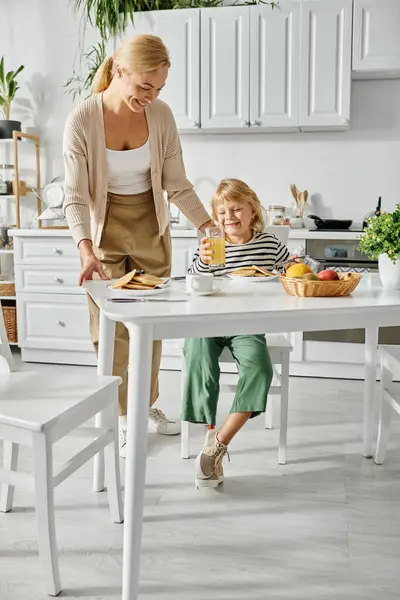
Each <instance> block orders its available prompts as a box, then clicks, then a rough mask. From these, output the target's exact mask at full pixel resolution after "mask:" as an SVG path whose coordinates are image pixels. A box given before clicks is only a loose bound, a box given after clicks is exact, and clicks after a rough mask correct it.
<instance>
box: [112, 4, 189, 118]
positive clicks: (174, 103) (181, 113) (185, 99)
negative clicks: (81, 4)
mask: <svg viewBox="0 0 400 600" xmlns="http://www.w3.org/2000/svg"><path fill="white" fill-rule="evenodd" d="M137 33H153V34H155V35H159V36H160V37H161V38H162V40H163V41H164V42H165V45H166V46H167V48H168V50H169V53H170V57H171V68H170V72H169V75H168V80H167V84H166V86H165V89H163V90H162V92H161V94H160V98H161V100H164V101H165V102H166V103H167V104H168V105H169V106H170V107H171V109H172V111H173V113H174V116H175V119H176V123H177V126H178V129H196V128H199V127H200V10H199V9H195V8H192V9H187V10H160V11H152V12H143V13H136V14H135V24H134V26H131V27H129V28H128V30H127V31H126V33H125V36H124V37H129V36H131V35H134V34H137Z"/></svg>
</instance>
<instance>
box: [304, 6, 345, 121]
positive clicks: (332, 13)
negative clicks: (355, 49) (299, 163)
mask: <svg viewBox="0 0 400 600" xmlns="http://www.w3.org/2000/svg"><path fill="white" fill-rule="evenodd" d="M351 25H352V0H304V2H303V8H302V41H301V72H300V129H302V130H303V131H307V130H321V131H323V130H327V131H328V130H331V129H347V128H348V126H349V119H350V87H351V33H352V26H351Z"/></svg>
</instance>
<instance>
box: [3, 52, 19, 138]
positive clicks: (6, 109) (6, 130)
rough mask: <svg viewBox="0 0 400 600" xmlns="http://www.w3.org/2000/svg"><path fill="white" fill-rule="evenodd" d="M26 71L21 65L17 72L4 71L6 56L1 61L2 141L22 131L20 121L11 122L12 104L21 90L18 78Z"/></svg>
mask: <svg viewBox="0 0 400 600" xmlns="http://www.w3.org/2000/svg"><path fill="white" fill-rule="evenodd" d="M23 69H24V66H23V65H21V66H20V67H18V69H17V70H16V71H8V73H6V71H5V69H4V56H3V57H2V58H1V60H0V112H1V113H2V115H3V120H0V139H10V138H12V136H13V134H12V132H13V131H21V123H20V121H10V111H11V103H12V101H13V100H14V98H15V94H16V93H17V91H18V90H19V87H18V83H17V76H18V75H19V73H21V71H22V70H23Z"/></svg>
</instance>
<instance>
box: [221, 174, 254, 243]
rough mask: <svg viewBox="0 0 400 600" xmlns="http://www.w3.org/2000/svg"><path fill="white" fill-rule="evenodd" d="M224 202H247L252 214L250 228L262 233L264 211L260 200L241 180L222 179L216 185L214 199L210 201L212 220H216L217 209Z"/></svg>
mask: <svg viewBox="0 0 400 600" xmlns="http://www.w3.org/2000/svg"><path fill="white" fill-rule="evenodd" d="M224 200H237V201H238V202H243V203H245V202H247V203H248V204H250V206H251V208H252V209H253V212H254V217H253V221H252V223H251V228H252V230H253V231H264V229H265V219H264V209H263V207H262V205H261V202H260V199H259V197H258V196H257V194H256V193H255V191H254V190H252V189H251V187H250V186H248V185H247V183H245V182H244V181H242V180H241V179H223V180H222V181H221V183H220V184H219V185H218V187H217V189H216V191H215V194H214V197H213V199H212V201H211V210H212V216H213V219H214V220H217V218H218V217H217V207H218V205H219V204H222V203H223V202H224Z"/></svg>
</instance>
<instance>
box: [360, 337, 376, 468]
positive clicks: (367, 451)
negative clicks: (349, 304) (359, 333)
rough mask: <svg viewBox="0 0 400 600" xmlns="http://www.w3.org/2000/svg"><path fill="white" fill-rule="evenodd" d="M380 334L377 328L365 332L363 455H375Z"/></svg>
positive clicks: (367, 456) (368, 456)
mask: <svg viewBox="0 0 400 600" xmlns="http://www.w3.org/2000/svg"><path fill="white" fill-rule="evenodd" d="M378 332H379V329H378V328H376V327H369V328H367V329H366V330H365V382H364V426H363V427H364V429H363V454H364V456H365V457H366V458H371V457H372V455H373V425H374V405H375V387H376V360H377V355H378Z"/></svg>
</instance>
